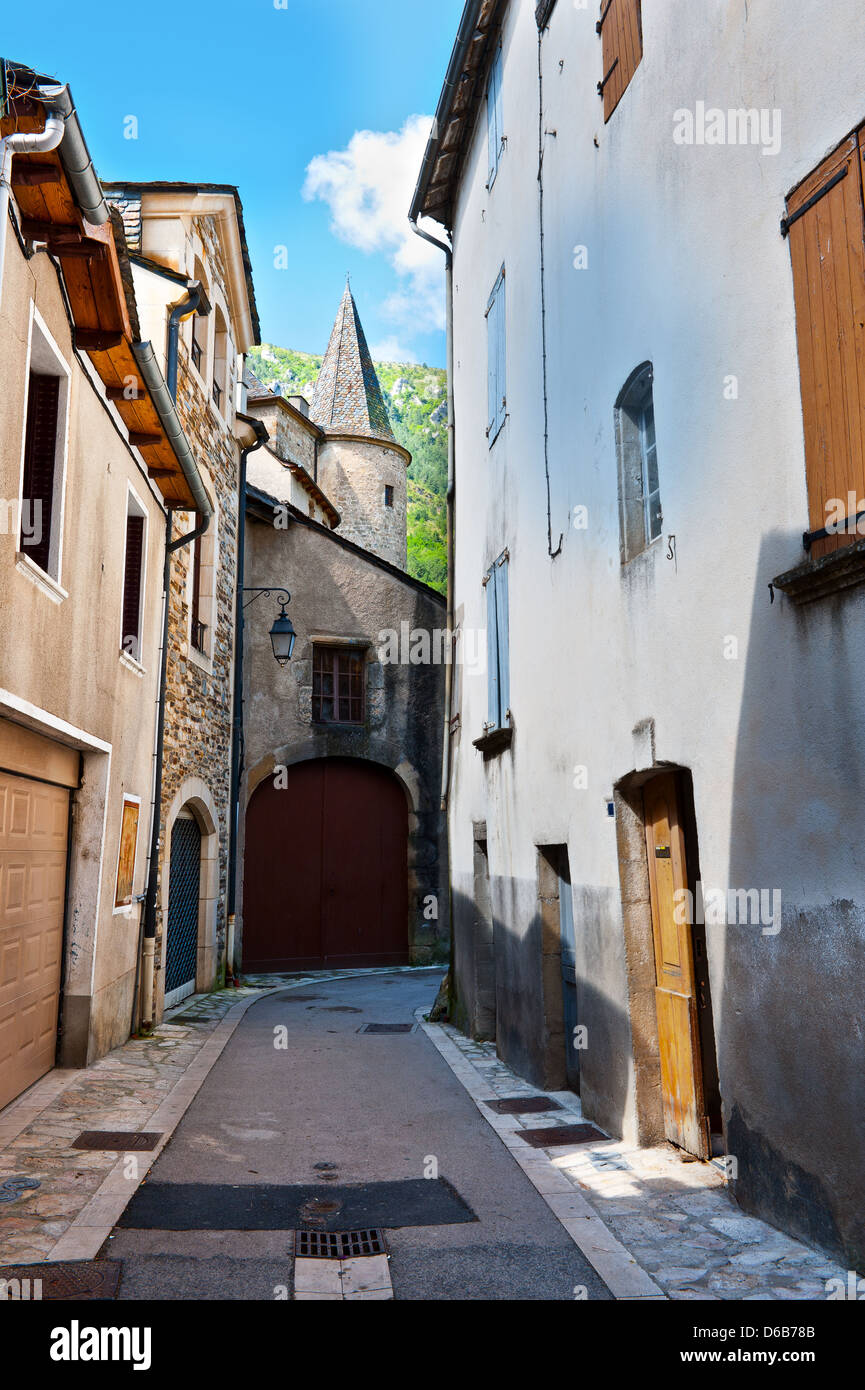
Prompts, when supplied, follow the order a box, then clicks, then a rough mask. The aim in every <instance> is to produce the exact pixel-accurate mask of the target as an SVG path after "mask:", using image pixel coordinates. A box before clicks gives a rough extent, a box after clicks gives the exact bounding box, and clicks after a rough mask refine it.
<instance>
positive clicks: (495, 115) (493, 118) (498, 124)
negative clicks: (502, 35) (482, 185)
mask: <svg viewBox="0 0 865 1390" xmlns="http://www.w3.org/2000/svg"><path fill="white" fill-rule="evenodd" d="M487 144H488V149H489V171H488V175H487V188H492V186H493V184H494V183H495V181H496V175H497V174H498V172H499V161H500V159H501V157H502V151H503V150H504V147H505V137H504V121H503V116H502V50H501V46H499V47H498V48H497V49H496V52H495V56H494V57H493V62H492V67H491V68H490V75H489V79H488V81H487Z"/></svg>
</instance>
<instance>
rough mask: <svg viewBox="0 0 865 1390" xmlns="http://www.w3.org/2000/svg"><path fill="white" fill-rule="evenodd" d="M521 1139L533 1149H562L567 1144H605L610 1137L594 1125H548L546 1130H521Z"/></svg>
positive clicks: (519, 1131) (519, 1132)
mask: <svg viewBox="0 0 865 1390" xmlns="http://www.w3.org/2000/svg"><path fill="white" fill-rule="evenodd" d="M517 1133H518V1135H519V1136H520V1138H521V1139H525V1141H526V1143H527V1144H531V1146H532V1148H533V1149H560V1148H564V1146H565V1145H566V1144H568V1145H570V1144H594V1143H597V1142H598V1141H600V1143H602V1144H603V1142H604V1140H605V1139H608V1138H609V1136H608V1135H606V1134H602V1133H601V1131H600V1130H599V1129H595V1126H594V1125H548V1126H546V1127H545V1128H544V1129H519V1130H517Z"/></svg>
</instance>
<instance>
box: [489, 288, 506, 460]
mask: <svg viewBox="0 0 865 1390" xmlns="http://www.w3.org/2000/svg"><path fill="white" fill-rule="evenodd" d="M505 326H506V320H505V273H504V271H502V272H501V274H500V275H499V278H498V280H497V281H496V284H495V289H494V290H493V292H492V294H491V295H490V301H489V304H488V306H487V418H488V424H487V435H488V437H489V440H490V443H492V441H493V439H494V438H495V437H496V435H497V434H498V432H499V430H500V429H501V427H502V425H503V424H504V421H505V414H506V411H507V402H506V399H505V396H506V392H507V384H506V382H507V375H506V365H507V357H506V353H507V342H506V336H505Z"/></svg>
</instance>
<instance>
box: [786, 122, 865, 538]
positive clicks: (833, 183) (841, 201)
mask: <svg viewBox="0 0 865 1390" xmlns="http://www.w3.org/2000/svg"><path fill="white" fill-rule="evenodd" d="M863 133H865V132H862V131H860V132H859V135H858V136H856V135H852V136H851V137H850V138H849V140H846V141H845V142H844V144H843V145H842V146H841V148H840V149H838V150H836V151H835V152H834V154H832V155H830V156H829V158H828V159H826V160H825V161H824V162H823V163H822V164H821V165H820V167H819V168H818V169H816V170H815V171H814V173H813V174H811V175H809V177H808V178H807V179H806V180H805V182H804V183H803V184H802V185H801V186H800V187H799V188H797V189H796V191H795V193H794V194H793V195H792V196H791V197H790V198H789V200H788V203H787V218H786V221H785V224H784V225H785V228H786V229H787V230H788V235H789V240H790V255H791V258H792V262H793V293H794V296H795V302H796V336H797V340H798V347H799V377H800V383H801V390H802V415H803V421H804V427H805V467H806V474H807V482H808V517H809V527H808V529H809V532H812V531H820V530H822V529H823V528H824V527H825V525H826V522H827V520H828V519H829V517H828V514H827V510H826V509H827V505H828V504H829V503H830V501H831V500H832V499H839V500H840V501H842V502H843V503H844V509H845V510H844V515H847V516H849V517H851V518H852V517H855V515H856V512H857V510H859V508H860V507H862V506H865V502H863V500H862V499H865V248H863V233H865V219H863V204H862V144H863V140H862V137H863ZM812 200H813V202H812ZM809 204H810V206H808V205H809ZM797 213H798V214H799V215H798V216H797ZM848 493H854V494H855V502H854V505H852V506H849V507H848V505H847V501H848ZM857 539H858V536H857V534H856V530H855V523H854V522H852V520H851V524H850V530H849V531H847V532H843V533H840V534H837V535H831V536H827V537H825V538H823V539H820V540H816V541H814V543H813V545H812V547H811V555H812V557H814V558H815V559H819V558H820V557H821V556H822V555H826V554H828V553H829V552H830V551H833V550H837V549H839V548H840V547H841V546H844V545H849V544H850V542H851V541H854V540H857Z"/></svg>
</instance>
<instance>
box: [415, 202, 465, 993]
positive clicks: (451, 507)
mask: <svg viewBox="0 0 865 1390" xmlns="http://www.w3.org/2000/svg"><path fill="white" fill-rule="evenodd" d="M409 222H410V223H411V227H412V230H413V231H414V232H416V233H417V235H418V236H419V237H422V238H423V240H424V241H428V242H429V243H430V244H431V245H432V246H437V247H438V248H439V250H440V251H444V253H445V292H446V309H445V312H446V319H447V375H448V491H447V551H448V562H447V574H448V580H447V582H448V592H447V650H448V652H449V653H450V660H449V661H448V663H447V665H446V666H445V718H444V736H443V739H442V782H441V811H442V815H443V816H444V818H445V843H446V845H447V847H448V858H450V824H449V816H448V798H449V796H450V776H451V699H452V697H453V680H454V665H453V664H454V658H455V656H456V653H455V652H454V650H453V631H454V565H455V533H454V520H455V515H456V420H455V414H454V257H453V250H452V248H451V247H450V246H448V244H447V242H444V241H439V240H438V239H437V238H436V237H434V236H430V234H429V232H424V231H422V230H421V228H420V227H419V226H418V225H417V217H416V216H415V215H414V213H412V216H410V217H409ZM448 922H449V924H450V942H451V944H450V959H449V961H448V981H449V991H448V1008H449V1011H450V1015H451V1017H453V1012H454V1008H455V1007H456V1002H457V984H456V958H455V955H454V950H455V942H454V931H453V891H452V886H451V875H450V867H448Z"/></svg>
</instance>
